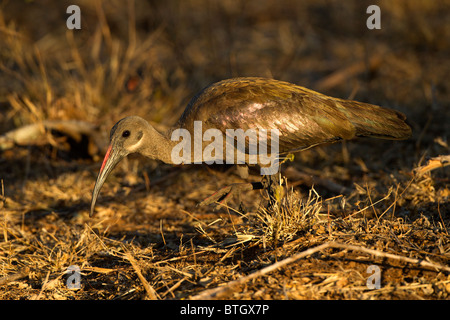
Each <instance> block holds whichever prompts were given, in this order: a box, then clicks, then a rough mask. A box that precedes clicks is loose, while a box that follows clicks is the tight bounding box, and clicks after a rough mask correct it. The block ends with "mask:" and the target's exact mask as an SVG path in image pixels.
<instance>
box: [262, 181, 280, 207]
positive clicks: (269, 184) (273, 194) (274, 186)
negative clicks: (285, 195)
mask: <svg viewBox="0 0 450 320" xmlns="http://www.w3.org/2000/svg"><path fill="white" fill-rule="evenodd" d="M261 183H262V185H263V189H265V190H267V194H268V197H269V203H268V204H267V205H268V207H271V206H273V205H274V204H275V203H276V202H277V194H278V193H279V191H278V188H279V186H280V184H279V177H278V175H268V176H264V178H263V179H262V182H261Z"/></svg>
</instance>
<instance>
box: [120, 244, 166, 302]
mask: <svg viewBox="0 0 450 320" xmlns="http://www.w3.org/2000/svg"><path fill="white" fill-rule="evenodd" d="M125 258H126V259H127V260H128V261H130V263H131V265H132V266H133V269H134V271H135V272H136V274H137V276H138V278H139V280H141V282H142V285H143V286H144V289H145V291H146V292H147V296H148V297H149V299H150V300H157V299H158V298H157V297H156V291H155V289H153V288H152V286H151V285H150V284H149V283H148V281H147V280H146V279H145V278H144V276H143V275H142V272H141V268H139V266H138V264H137V262H136V260H135V259H134V258H133V256H132V255H131V253H129V252H127V253H126V254H125Z"/></svg>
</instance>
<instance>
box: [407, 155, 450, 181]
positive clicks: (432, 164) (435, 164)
mask: <svg viewBox="0 0 450 320" xmlns="http://www.w3.org/2000/svg"><path fill="white" fill-rule="evenodd" d="M448 165H450V155H445V156H438V157H434V158H431V159H430V160H428V162H427V164H426V165H423V166H420V167H417V168H415V169H414V170H413V172H414V173H415V174H416V175H418V176H421V175H423V174H424V173H427V172H429V171H432V170H435V169H438V168H443V167H445V166H448Z"/></svg>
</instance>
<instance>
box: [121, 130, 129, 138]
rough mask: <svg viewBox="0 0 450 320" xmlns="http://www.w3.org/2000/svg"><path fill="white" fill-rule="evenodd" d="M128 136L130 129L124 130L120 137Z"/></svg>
mask: <svg viewBox="0 0 450 320" xmlns="http://www.w3.org/2000/svg"><path fill="white" fill-rule="evenodd" d="M129 136H130V131H129V130H125V131H124V132H122V137H124V138H127V137H129Z"/></svg>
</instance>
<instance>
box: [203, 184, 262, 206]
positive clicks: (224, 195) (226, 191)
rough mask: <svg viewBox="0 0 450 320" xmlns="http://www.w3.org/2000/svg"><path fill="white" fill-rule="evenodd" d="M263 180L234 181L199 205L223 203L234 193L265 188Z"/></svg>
mask: <svg viewBox="0 0 450 320" xmlns="http://www.w3.org/2000/svg"><path fill="white" fill-rule="evenodd" d="M263 188H264V186H263V184H262V182H248V183H233V184H230V185H229V186H226V187H223V188H221V189H219V190H218V191H216V192H214V193H213V194H212V195H210V196H209V197H208V198H206V199H205V200H203V201H202V202H200V203H199V204H198V205H199V206H206V205H209V204H212V203H216V202H219V203H221V204H223V203H224V202H225V201H226V200H227V199H228V198H229V197H230V196H231V195H232V194H236V193H240V192H242V191H249V190H258V189H263Z"/></svg>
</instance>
